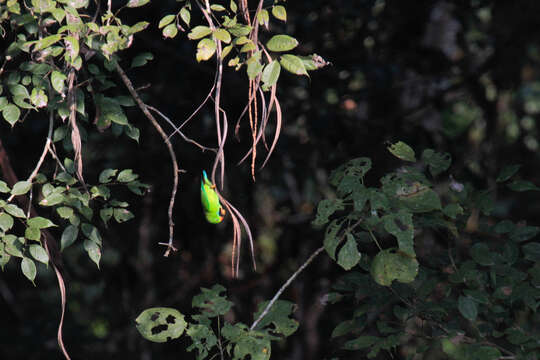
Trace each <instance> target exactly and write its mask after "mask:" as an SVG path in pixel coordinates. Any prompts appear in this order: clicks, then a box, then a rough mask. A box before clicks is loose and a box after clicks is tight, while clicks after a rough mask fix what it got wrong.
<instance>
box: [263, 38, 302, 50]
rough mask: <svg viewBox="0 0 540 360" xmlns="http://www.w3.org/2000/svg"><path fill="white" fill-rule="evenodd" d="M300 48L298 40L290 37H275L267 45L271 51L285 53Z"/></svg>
mask: <svg viewBox="0 0 540 360" xmlns="http://www.w3.org/2000/svg"><path fill="white" fill-rule="evenodd" d="M297 46H298V40H296V39H295V38H293V37H292V36H289V35H274V36H272V38H271V39H270V40H268V42H267V43H266V47H267V48H268V50H270V51H275V52H283V51H289V50H292V49H294V48H295V47H297Z"/></svg>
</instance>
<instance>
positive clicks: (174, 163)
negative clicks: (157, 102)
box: [116, 64, 180, 257]
mask: <svg viewBox="0 0 540 360" xmlns="http://www.w3.org/2000/svg"><path fill="white" fill-rule="evenodd" d="M116 71H117V72H118V74H119V75H120V78H122V81H123V82H124V85H126V87H127V88H128V90H129V93H130V94H131V96H132V97H133V99H135V101H136V102H137V105H138V106H139V108H140V109H141V111H142V112H143V114H144V115H145V116H146V118H147V119H148V120H150V122H151V123H152V125H153V126H154V128H155V129H156V130H157V132H158V133H159V135H160V136H161V138H162V139H163V142H164V143H165V145H166V146H167V149H168V150H169V155H170V156H171V163H172V167H173V188H172V191H171V199H170V201H169V211H168V215H169V241H168V242H166V243H163V242H160V243H159V245H165V246H167V250H165V253H164V254H163V256H165V257H167V256H169V254H170V253H171V251H178V249H177V248H175V247H174V245H173V237H174V222H173V219H172V213H173V209H174V200H175V198H176V191H177V190H178V173H179V172H180V170H179V168H178V161H177V160H176V154H175V153H174V149H173V147H172V144H171V142H170V141H169V139H168V137H167V134H165V132H164V131H163V129H162V128H161V126H160V125H159V123H158V122H157V120H156V119H155V118H154V116H153V115H152V114H151V113H150V111H149V107H148V106H147V105H146V104H145V103H144V102H143V101H142V100H141V97H140V96H139V94H138V93H137V90H135V88H134V87H133V84H132V83H131V80H130V79H129V78H128V77H127V75H126V73H125V72H124V70H123V69H122V68H121V67H120V65H119V64H116Z"/></svg>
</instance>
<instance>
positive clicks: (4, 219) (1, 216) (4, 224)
mask: <svg viewBox="0 0 540 360" xmlns="http://www.w3.org/2000/svg"><path fill="white" fill-rule="evenodd" d="M12 227H13V218H12V217H11V215H9V214H6V213H5V212H2V213H0V230H2V231H3V232H7V231H8V230H9V229H11V228H12Z"/></svg>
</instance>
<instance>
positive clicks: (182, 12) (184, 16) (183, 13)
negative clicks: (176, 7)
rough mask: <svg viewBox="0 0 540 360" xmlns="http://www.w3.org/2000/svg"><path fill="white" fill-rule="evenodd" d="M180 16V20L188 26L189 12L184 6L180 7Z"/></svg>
mask: <svg viewBox="0 0 540 360" xmlns="http://www.w3.org/2000/svg"><path fill="white" fill-rule="evenodd" d="M180 17H181V18H182V21H183V22H185V23H186V25H187V26H189V22H190V21H191V13H190V12H189V10H188V9H187V8H186V7H185V6H184V7H183V8H181V9H180Z"/></svg>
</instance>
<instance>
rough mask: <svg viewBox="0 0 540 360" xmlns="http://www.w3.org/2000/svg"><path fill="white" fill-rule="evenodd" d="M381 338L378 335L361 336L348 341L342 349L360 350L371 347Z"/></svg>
mask: <svg viewBox="0 0 540 360" xmlns="http://www.w3.org/2000/svg"><path fill="white" fill-rule="evenodd" d="M379 339H380V338H378V337H376V336H369V335H365V336H360V337H358V338H356V339H354V340H349V341H347V342H346V343H345V344H344V345H343V346H342V349H345V350H360V349H365V348H368V347H370V346H371V345H373V344H375V343H376V342H377V341H378V340H379Z"/></svg>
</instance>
